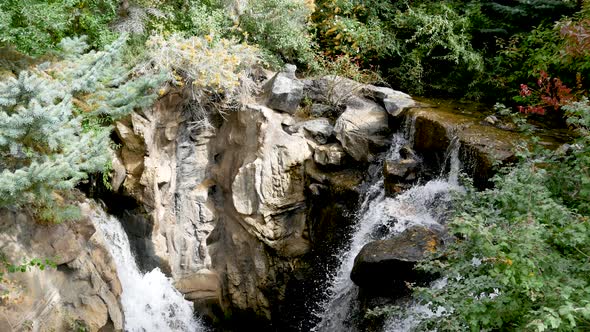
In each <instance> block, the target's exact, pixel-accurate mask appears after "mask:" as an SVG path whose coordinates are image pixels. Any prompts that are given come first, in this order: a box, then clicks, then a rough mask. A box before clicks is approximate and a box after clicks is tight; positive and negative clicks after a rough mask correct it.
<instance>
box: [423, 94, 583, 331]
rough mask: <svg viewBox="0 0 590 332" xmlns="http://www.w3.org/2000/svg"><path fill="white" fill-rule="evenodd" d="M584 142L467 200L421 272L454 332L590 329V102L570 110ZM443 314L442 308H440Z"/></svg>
mask: <svg viewBox="0 0 590 332" xmlns="http://www.w3.org/2000/svg"><path fill="white" fill-rule="evenodd" d="M563 109H564V110H565V111H566V114H567V115H568V117H569V119H568V121H569V123H570V124H572V125H573V126H575V127H576V128H578V131H579V135H580V136H579V138H578V139H577V140H576V142H575V144H573V145H572V146H571V148H570V149H569V151H565V152H560V151H559V150H558V151H557V152H547V151H542V150H539V151H536V152H533V153H528V152H526V153H522V155H521V157H522V158H523V159H522V160H521V162H520V163H518V164H517V165H515V166H514V167H511V168H508V169H506V170H505V171H504V172H503V173H501V174H500V175H498V176H496V177H495V178H494V182H495V188H493V189H488V190H486V191H483V192H476V191H474V190H470V191H468V194H467V195H466V196H464V197H461V204H460V205H461V210H460V211H458V214H457V216H456V218H455V219H454V220H453V222H452V223H451V224H450V225H449V230H450V232H451V233H452V234H454V235H455V236H456V241H455V242H454V243H452V244H451V245H450V246H449V247H448V248H447V250H446V251H445V253H444V256H442V257H439V258H436V259H432V260H430V261H428V262H426V263H424V264H422V268H424V269H426V270H429V271H431V272H433V271H434V272H437V273H440V275H441V276H442V277H443V278H444V280H445V281H446V284H445V285H444V286H443V287H441V288H421V289H418V292H417V293H416V294H417V296H418V298H419V299H421V301H422V302H423V303H424V304H425V305H427V306H429V307H430V308H431V309H433V310H434V311H438V312H439V313H442V316H439V317H430V318H426V319H425V320H424V321H423V324H422V326H421V328H428V329H432V328H437V329H439V330H445V331H463V330H519V331H546V330H552V331H582V330H588V329H589V328H590V301H589V300H588V299H589V298H590V277H589V276H590V274H589V273H590V266H589V265H588V259H589V255H588V253H589V252H590V218H589V216H588V214H589V213H590V200H589V199H588V197H590V195H589V194H590V173H589V169H590V158H589V157H588V156H590V151H589V149H590V145H589V144H588V143H590V142H589V137H590V136H588V133H589V132H588V129H589V128H590V127H588V125H590V112H588V111H590V105H589V104H588V100H587V99H584V100H583V101H582V102H577V103H573V104H571V105H567V106H564V107H563ZM441 308H442V310H441Z"/></svg>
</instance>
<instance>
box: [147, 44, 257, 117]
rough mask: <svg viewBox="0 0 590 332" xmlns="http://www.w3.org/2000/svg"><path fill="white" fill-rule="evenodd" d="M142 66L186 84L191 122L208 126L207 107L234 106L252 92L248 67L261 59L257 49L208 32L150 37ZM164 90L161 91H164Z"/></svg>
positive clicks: (229, 107) (218, 108)
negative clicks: (147, 59)
mask: <svg viewBox="0 0 590 332" xmlns="http://www.w3.org/2000/svg"><path fill="white" fill-rule="evenodd" d="M146 46H147V47H148V58H149V62H148V64H146V67H152V66H153V68H154V69H156V70H166V71H168V72H169V73H170V77H169V79H170V80H171V82H172V83H173V84H175V85H177V86H184V85H188V86H189V90H190V91H191V99H190V101H188V103H189V104H191V105H192V106H191V107H192V111H193V116H194V117H195V125H196V126H198V127H209V126H210V124H209V112H210V109H217V110H218V111H221V112H223V111H225V110H228V109H235V108H236V107H239V106H240V105H241V104H243V103H245V102H246V99H247V98H250V97H251V96H252V95H253V91H252V89H253V88H254V86H255V85H254V84H253V82H252V80H251V79H250V78H249V76H248V74H249V70H250V69H252V68H253V67H254V66H255V65H257V64H259V63H260V61H261V58H260V53H259V51H258V49H257V48H255V47H252V46H249V45H246V44H242V43H238V42H236V41H235V40H228V39H220V40H218V41H216V40H214V38H213V37H212V36H210V35H207V36H204V37H191V38H183V37H182V36H181V35H179V34H173V35H171V36H169V37H168V38H164V37H163V36H161V35H155V36H152V37H150V39H149V40H148V42H147V44H146ZM164 91H165V90H162V93H164Z"/></svg>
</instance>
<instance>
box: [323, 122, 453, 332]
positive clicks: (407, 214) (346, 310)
mask: <svg viewBox="0 0 590 332" xmlns="http://www.w3.org/2000/svg"><path fill="white" fill-rule="evenodd" d="M408 126H409V127H410V128H408V129H409V130H410V131H411V130H412V128H411V127H412V123H411V122H410V123H409V124H408ZM411 136H412V135H410V137H411ZM407 143H408V142H407V141H406V139H405V138H404V137H403V136H402V135H399V134H396V135H394V139H393V143H392V148H391V150H390V151H389V152H388V154H387V156H386V158H388V159H394V160H395V159H399V158H400V155H399V151H400V148H401V147H402V146H403V145H404V144H407ZM445 160H446V161H445V164H446V163H447V162H448V163H449V169H450V171H449V172H448V175H447V176H445V177H439V178H438V179H434V180H431V181H428V182H426V183H424V184H421V185H415V186H414V187H412V188H410V189H408V190H407V191H405V192H404V193H402V194H400V195H398V196H396V197H387V196H386V195H385V190H384V186H383V177H379V178H377V179H376V180H375V181H374V183H373V184H372V186H371V187H370V189H369V190H367V191H366V192H365V194H364V196H363V201H362V204H361V206H360V208H359V210H358V212H357V215H356V218H357V223H356V229H355V230H354V233H353V235H352V239H351V241H350V246H348V248H347V249H346V250H344V251H343V252H340V253H338V255H339V256H340V257H342V259H341V263H340V266H339V268H338V269H337V272H336V273H335V274H334V276H333V277H332V278H331V281H330V285H329V287H328V290H327V300H325V301H324V302H323V303H322V305H321V310H320V311H319V312H316V313H315V314H316V315H317V316H318V317H319V323H318V325H317V326H316V327H315V328H314V331H318V332H332V331H334V332H336V331H338V332H343V331H355V330H356V329H355V327H354V324H351V321H352V318H353V317H354V315H355V314H356V313H358V309H359V304H358V303H357V301H356V298H357V295H358V287H357V286H356V285H355V284H354V283H353V282H352V281H351V280H350V272H351V271H352V267H353V265H354V259H355V257H356V255H357V254H358V253H359V252H360V250H361V249H362V247H363V246H364V245H365V244H367V243H369V242H371V241H374V240H379V239H382V238H383V237H384V235H383V234H386V235H387V236H391V235H394V234H399V233H401V232H403V231H404V230H405V229H407V228H408V227H411V226H415V225H422V226H427V227H441V223H444V221H445V219H446V218H447V216H448V213H449V204H450V202H451V198H452V193H453V192H455V191H460V190H462V189H461V187H460V186H459V185H458V183H457V178H458V173H459V169H460V165H459V143H458V142H455V143H454V144H451V146H450V147H449V151H447V156H446V158H445ZM444 168H446V165H443V169H444ZM384 230H385V231H384ZM408 310H409V311H411V310H416V311H417V313H420V314H422V313H421V312H418V311H420V310H422V311H424V310H426V309H425V308H421V307H418V306H410V307H408ZM410 316H411V315H410ZM415 323H416V322H415V320H413V319H412V318H408V319H406V320H405V321H403V322H388V326H387V327H386V330H387V331H390V332H394V331H395V332H397V331H409V330H411V327H412V326H414V325H415Z"/></svg>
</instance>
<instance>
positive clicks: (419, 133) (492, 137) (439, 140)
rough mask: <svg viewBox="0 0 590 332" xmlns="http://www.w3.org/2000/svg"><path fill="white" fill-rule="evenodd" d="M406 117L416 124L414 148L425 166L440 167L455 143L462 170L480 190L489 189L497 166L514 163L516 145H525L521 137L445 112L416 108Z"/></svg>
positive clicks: (472, 118) (436, 109) (442, 110)
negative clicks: (457, 146) (494, 167)
mask: <svg viewBox="0 0 590 332" xmlns="http://www.w3.org/2000/svg"><path fill="white" fill-rule="evenodd" d="M407 116H408V117H409V118H410V119H411V120H410V121H411V122H412V123H413V135H412V136H413V140H412V141H413V143H414V145H413V148H414V149H415V150H416V151H417V152H419V153H420V154H421V155H423V156H425V157H427V158H426V160H425V162H426V163H429V164H433V165H437V166H439V165H441V163H442V162H444V159H445V156H444V154H445V151H447V148H448V147H449V145H451V141H452V140H453V139H456V140H458V143H459V144H460V151H459V155H460V159H461V162H462V164H463V169H464V170H465V171H467V172H468V174H471V175H472V176H473V178H474V183H475V184H476V186H479V187H485V186H487V185H489V184H488V182H487V181H488V179H489V178H491V176H492V175H493V164H494V163H495V162H500V163H509V162H512V161H514V160H515V151H516V149H515V147H516V145H517V144H519V143H522V142H525V140H524V138H523V136H522V135H519V134H518V133H514V132H510V131H505V130H501V129H498V128H495V127H491V126H487V125H482V124H481V123H480V121H479V119H477V118H474V117H472V116H469V115H464V114H458V113H456V112H451V111H449V110H445V109H439V108H415V109H411V110H409V111H408V115H407Z"/></svg>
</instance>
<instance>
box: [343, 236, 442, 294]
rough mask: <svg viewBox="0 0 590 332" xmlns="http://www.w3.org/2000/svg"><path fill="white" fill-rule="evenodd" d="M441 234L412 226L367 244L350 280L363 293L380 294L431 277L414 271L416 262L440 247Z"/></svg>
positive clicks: (361, 252)
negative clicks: (372, 291) (377, 292)
mask: <svg viewBox="0 0 590 332" xmlns="http://www.w3.org/2000/svg"><path fill="white" fill-rule="evenodd" d="M443 238H444V236H443V232H442V231H440V230H434V229H429V228H427V227H424V226H413V227H411V228H408V229H406V230H405V231H403V232H402V233H400V234H398V235H396V236H394V237H392V238H390V239H387V240H378V241H373V242H369V243H368V244H366V245H365V246H364V247H363V248H362V249H361V251H360V252H359V254H358V255H357V256H356V258H355V260H354V267H353V269H352V272H351V274H350V278H351V279H352V281H353V282H354V283H355V284H357V285H358V286H359V287H361V288H362V289H365V290H374V291H379V292H382V293H389V292H395V291H399V290H403V289H404V287H405V283H406V282H420V281H426V280H429V279H430V278H432V276H429V275H428V274H426V273H424V272H421V271H417V270H415V269H414V267H415V266H416V263H417V262H419V261H421V260H423V259H424V258H425V257H427V256H428V255H430V254H433V253H435V252H437V251H439V250H440V249H442V247H443V245H444V240H443Z"/></svg>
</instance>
